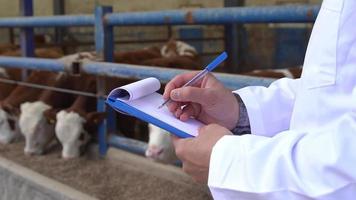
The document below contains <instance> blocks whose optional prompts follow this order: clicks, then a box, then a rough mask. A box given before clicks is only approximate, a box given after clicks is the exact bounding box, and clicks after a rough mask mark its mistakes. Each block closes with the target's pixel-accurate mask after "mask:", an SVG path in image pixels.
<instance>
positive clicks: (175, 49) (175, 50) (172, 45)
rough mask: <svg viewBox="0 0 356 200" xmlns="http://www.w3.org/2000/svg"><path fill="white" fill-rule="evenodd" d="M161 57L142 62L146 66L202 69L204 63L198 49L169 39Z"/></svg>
mask: <svg viewBox="0 0 356 200" xmlns="http://www.w3.org/2000/svg"><path fill="white" fill-rule="evenodd" d="M161 55H162V57H161V58H153V59H149V60H146V61H143V62H142V63H141V64H142V65H146V66H158V67H167V68H179V69H195V70H198V69H201V68H202V63H201V60H200V57H199V56H198V53H197V51H196V49H195V48H194V47H192V46H190V45H189V44H187V43H185V42H182V41H176V40H173V39H171V40H169V41H168V42H167V44H165V45H164V46H163V47H162V48H161Z"/></svg>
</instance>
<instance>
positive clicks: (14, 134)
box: [0, 71, 55, 144]
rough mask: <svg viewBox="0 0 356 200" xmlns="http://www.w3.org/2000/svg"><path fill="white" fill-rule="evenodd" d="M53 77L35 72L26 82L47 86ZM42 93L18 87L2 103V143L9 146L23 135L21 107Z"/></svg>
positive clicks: (47, 73)
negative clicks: (19, 121) (20, 121)
mask: <svg viewBox="0 0 356 200" xmlns="http://www.w3.org/2000/svg"><path fill="white" fill-rule="evenodd" d="M53 76H55V73H53V72H41V71H33V72H32V73H31V74H30V76H29V77H28V79H27V80H26V81H25V82H27V83H35V84H42V85H46V84H48V83H49V82H50V78H51V77H53ZM40 93H41V90H40V89H37V88H29V87H26V86H17V87H16V88H15V89H14V90H13V91H12V92H11V93H10V94H9V95H8V96H7V97H6V98H5V99H3V100H2V101H1V102H0V143H4V144H8V143H10V142H12V141H13V140H15V139H17V138H18V137H19V136H20V135H21V134H20V130H19V127H18V116H19V114H20V110H19V107H20V105H21V104H22V103H24V102H27V101H30V102H32V101H35V100H36V99H37V98H38V97H39V95H40Z"/></svg>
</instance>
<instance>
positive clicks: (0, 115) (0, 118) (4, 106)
mask: <svg viewBox="0 0 356 200" xmlns="http://www.w3.org/2000/svg"><path fill="white" fill-rule="evenodd" d="M93 57H94V55H93V54H92V53H88V52H84V53H78V54H73V55H69V56H65V57H63V58H61V59H59V61H61V62H63V63H65V64H68V65H69V64H70V63H72V62H74V61H80V60H86V59H91V58H93ZM8 74H14V73H13V72H11V71H10V73H8ZM55 76H56V74H55V73H53V72H43V71H33V72H32V73H31V74H30V76H29V77H28V78H27V80H26V81H25V82H27V83H33V84H40V85H48V84H49V83H51V81H52V80H51V78H53V77H55ZM41 92H42V91H41V90H40V89H37V88H31V87H26V86H17V87H16V88H15V89H14V90H13V91H12V92H11V93H10V94H9V96H7V97H6V98H5V99H3V100H2V101H1V102H0V143H4V144H8V143H10V142H12V141H14V140H15V139H16V138H18V137H19V136H20V135H21V134H20V129H19V127H18V117H19V114H20V105H21V104H22V103H25V102H33V101H35V100H37V99H38V97H39V96H40V94H41Z"/></svg>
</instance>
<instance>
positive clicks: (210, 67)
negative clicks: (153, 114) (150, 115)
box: [158, 52, 227, 109]
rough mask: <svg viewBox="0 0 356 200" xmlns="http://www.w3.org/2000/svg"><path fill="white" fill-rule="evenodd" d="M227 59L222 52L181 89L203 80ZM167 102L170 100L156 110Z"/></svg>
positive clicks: (164, 103) (225, 54)
mask: <svg viewBox="0 0 356 200" xmlns="http://www.w3.org/2000/svg"><path fill="white" fill-rule="evenodd" d="M226 58H227V53H226V52H223V53H222V54H220V55H219V56H218V57H217V58H215V59H214V60H213V61H212V62H211V63H209V64H208V66H206V67H205V69H204V70H203V71H201V72H199V73H198V74H197V75H195V76H194V77H193V78H192V79H191V80H190V81H188V82H187V83H186V84H184V85H183V86H182V87H186V86H190V85H194V84H195V83H196V82H197V81H199V80H200V79H202V78H204V76H205V75H206V74H207V73H209V72H211V71H213V70H214V69H215V68H216V67H217V66H218V65H220V63H222V62H223V61H224V60H225V59H226ZM169 101H171V98H169V99H167V100H166V101H165V102H163V104H162V105H160V106H159V107H158V109H160V108H162V107H163V106H164V105H166V104H167V103H168V102H169Z"/></svg>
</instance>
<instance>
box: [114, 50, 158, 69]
mask: <svg viewBox="0 0 356 200" xmlns="http://www.w3.org/2000/svg"><path fill="white" fill-rule="evenodd" d="M160 57H162V56H161V54H160V49H159V48H158V47H148V48H145V49H141V50H136V51H126V52H115V54H114V62H115V63H127V64H133V65H140V64H141V63H142V62H144V61H146V60H149V59H154V58H160Z"/></svg>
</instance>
